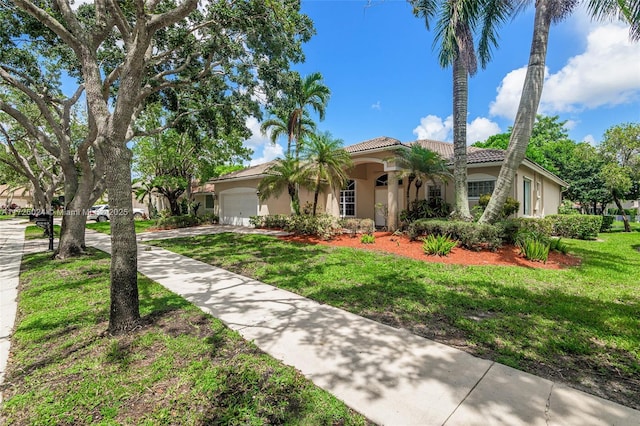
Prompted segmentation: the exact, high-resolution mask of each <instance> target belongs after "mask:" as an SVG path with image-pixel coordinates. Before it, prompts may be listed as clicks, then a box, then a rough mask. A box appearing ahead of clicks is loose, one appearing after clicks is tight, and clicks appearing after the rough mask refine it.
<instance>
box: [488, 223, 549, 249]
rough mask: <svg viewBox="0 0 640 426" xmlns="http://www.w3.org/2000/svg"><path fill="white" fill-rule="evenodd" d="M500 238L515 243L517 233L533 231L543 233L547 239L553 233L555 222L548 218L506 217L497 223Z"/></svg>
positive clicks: (537, 233)
mask: <svg viewBox="0 0 640 426" xmlns="http://www.w3.org/2000/svg"><path fill="white" fill-rule="evenodd" d="M496 227H498V232H499V235H500V238H502V240H503V241H504V242H506V243H508V244H515V243H516V239H517V235H518V234H519V233H521V232H532V233H535V234H536V235H543V236H545V237H546V238H547V239H549V238H550V237H551V234H552V233H553V224H552V223H551V221H550V220H549V219H547V218H542V219H540V218H531V217H518V218H515V219H506V220H503V221H500V222H497V223H496Z"/></svg>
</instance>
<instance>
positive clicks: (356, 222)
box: [340, 218, 376, 237]
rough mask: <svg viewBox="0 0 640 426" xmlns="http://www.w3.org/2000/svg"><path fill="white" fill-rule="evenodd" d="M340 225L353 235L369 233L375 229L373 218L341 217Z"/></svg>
mask: <svg viewBox="0 0 640 426" xmlns="http://www.w3.org/2000/svg"><path fill="white" fill-rule="evenodd" d="M340 225H341V226H342V227H343V228H345V229H346V230H347V232H349V233H350V234H351V236H352V237H355V236H356V234H357V233H361V234H371V233H372V232H373V231H375V230H376V223H375V222H374V221H373V219H358V218H348V219H342V220H341V221H340Z"/></svg>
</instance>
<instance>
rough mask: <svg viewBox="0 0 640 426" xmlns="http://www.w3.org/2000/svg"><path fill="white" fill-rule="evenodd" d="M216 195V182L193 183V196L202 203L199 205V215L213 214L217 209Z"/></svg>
mask: <svg viewBox="0 0 640 426" xmlns="http://www.w3.org/2000/svg"><path fill="white" fill-rule="evenodd" d="M215 197H216V192H215V190H214V184H213V183H210V182H206V183H204V184H202V185H200V184H198V183H197V182H193V183H192V184H191V198H192V199H193V200H194V201H195V202H197V203H200V207H198V215H205V214H213V213H214V211H215Z"/></svg>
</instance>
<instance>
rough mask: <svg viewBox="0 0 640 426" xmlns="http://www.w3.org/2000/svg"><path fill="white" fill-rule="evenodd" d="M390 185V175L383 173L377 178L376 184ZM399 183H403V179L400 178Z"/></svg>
mask: <svg viewBox="0 0 640 426" xmlns="http://www.w3.org/2000/svg"><path fill="white" fill-rule="evenodd" d="M388 185H389V175H382V176H380V177H379V178H378V179H376V186H388ZM398 185H402V179H398Z"/></svg>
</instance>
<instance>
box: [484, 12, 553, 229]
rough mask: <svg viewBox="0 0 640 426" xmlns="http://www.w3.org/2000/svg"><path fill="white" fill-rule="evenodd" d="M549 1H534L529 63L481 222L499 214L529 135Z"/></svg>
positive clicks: (541, 73)
mask: <svg viewBox="0 0 640 426" xmlns="http://www.w3.org/2000/svg"><path fill="white" fill-rule="evenodd" d="M548 3H549V0H537V2H536V15H535V20H534V24H533V40H532V42H531V52H530V54H529V65H528V67H527V75H526V77H525V79H524V87H523V89H522V96H521V98H520V104H519V105H518V112H517V114H516V119H515V123H514V125H513V131H512V132H511V138H510V140H509V147H508V148H507V152H506V154H505V159H504V162H503V164H502V167H501V168H500V175H499V176H498V180H497V181H496V187H495V189H494V191H493V195H492V196H491V199H490V200H489V204H488V205H487V208H486V209H485V211H484V213H483V214H482V217H481V218H480V221H479V222H480V223H493V222H495V221H496V220H497V219H498V218H499V217H500V211H501V210H502V206H503V205H504V203H505V201H506V199H507V196H508V195H509V193H510V192H511V188H512V187H513V183H514V179H515V175H516V171H517V170H518V167H519V166H520V164H521V163H522V160H524V156H525V152H526V150H527V145H528V144H529V139H530V138H531V132H532V130H533V123H534V122H535V119H536V112H537V110H538V105H539V104H540V97H541V96H542V86H543V83H544V66H545V58H546V56H547V45H548V42H549V28H550V27H551V13H550V12H549V4H548Z"/></svg>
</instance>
